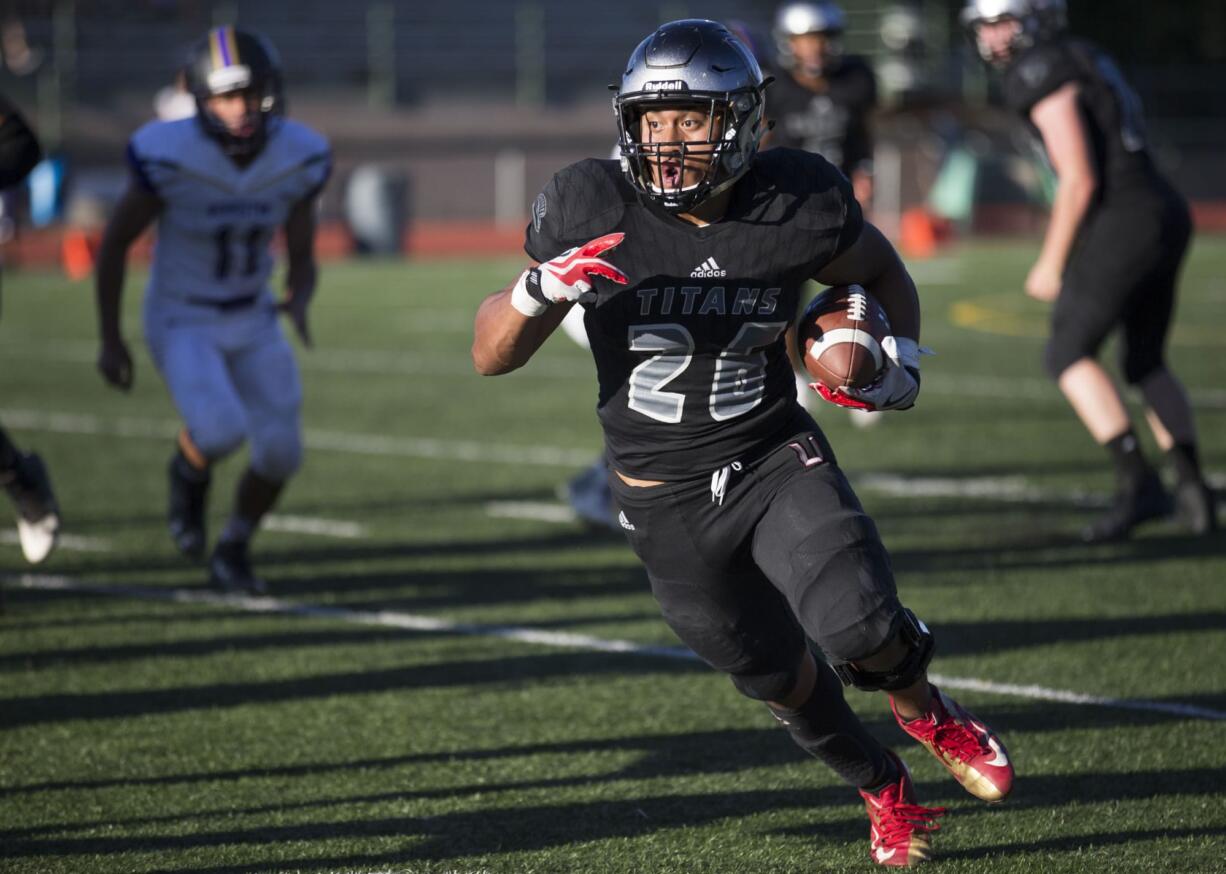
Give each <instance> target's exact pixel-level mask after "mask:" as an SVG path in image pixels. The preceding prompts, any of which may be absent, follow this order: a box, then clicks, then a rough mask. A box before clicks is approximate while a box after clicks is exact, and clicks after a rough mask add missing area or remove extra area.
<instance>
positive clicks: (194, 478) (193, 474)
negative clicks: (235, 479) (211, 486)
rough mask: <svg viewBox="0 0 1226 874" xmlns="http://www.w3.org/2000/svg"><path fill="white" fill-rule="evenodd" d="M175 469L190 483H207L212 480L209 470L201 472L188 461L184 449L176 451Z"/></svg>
mask: <svg viewBox="0 0 1226 874" xmlns="http://www.w3.org/2000/svg"><path fill="white" fill-rule="evenodd" d="M175 469H176V470H178V472H179V475H180V476H181V477H183V479H185V480H187V481H188V482H189V483H207V482H208V481H209V480H210V479H211V478H212V477H211V476H210V471H209V470H208V468H205V469H204V470H201V469H200V468H198V467H196V465H194V464H192V463H191V462H190V461H188V460H187V456H186V455H184V454H183V450H182V449H175Z"/></svg>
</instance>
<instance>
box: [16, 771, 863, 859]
mask: <svg viewBox="0 0 1226 874" xmlns="http://www.w3.org/2000/svg"><path fill="white" fill-rule="evenodd" d="M338 803H345V799H332V800H331V804H332V805H335V804H338ZM815 807H837V808H845V809H846V810H847V812H848V814H849V816H848V818H846V819H841V820H838V821H836V822H834V823H831V822H827V823H825V824H824V825H823V826H822V827H821V830H822V832H823V833H824V834H826V835H827V836H829V837H831V838H832V839H835V840H838V841H839V842H840V843H850V842H854V841H863V840H864V831H865V829H864V819H863V815H862V813H861V812H859V811H858V808H859V803H858V799H856V796H855V794H854V792H852V791H851V790H849V789H847V788H846V787H843V786H825V787H816V788H812V789H777V790H751V791H741V792H719V793H704V794H677V795H664V796H654V797H644V796H639V797H630V798H625V799H624V800H617V801H583V802H572V803H565V804H544V805H532V804H527V805H522V806H516V807H513V808H486V809H476V810H469V811H463V812H449V813H442V814H439V815H435V816H396V817H381V818H374V817H365V818H358V819H337V820H335V821H326V822H312V823H306V824H301V825H289V826H286V825H267V824H264V825H259V826H253V827H251V828H232V829H227V830H224V831H201V832H197V833H194V834H173V835H150V834H148V833H142V834H139V835H133V836H131V837H127V836H107V837H81V838H63V837H52V838H24V839H23V838H17V839H12V840H6V841H5V852H6V854H9V855H12V856H19V857H35V858H37V857H44V856H78V855H79V856H85V855H95V856H111V855H118V854H122V853H129V852H139V853H142V854H151V853H159V852H162V853H181V852H185V851H192V850H199V849H204V848H210V847H223V846H227V847H233V846H247V847H260V846H277V845H284V844H287V843H289V842H309V841H337V840H347V839H350V840H358V839H363V840H368V839H371V838H378V837H388V838H396V839H397V840H398V841H400V842H401V843H404V842H407V841H410V840H414V841H415V843H414V844H413V845H412V846H411V847H408V848H405V849H403V850H399V851H396V852H393V853H388V854H386V855H382V854H380V855H377V856H373V857H372V856H366V857H362V858H364V859H371V858H374V859H377V860H378V861H379V862H380V863H381V864H384V865H386V864H397V863H408V862H422V861H444V860H448V859H458V858H462V857H465V856H472V855H478V854H484V853H509V852H531V851H539V850H547V849H550V848H553V847H561V846H571V847H573V846H575V845H577V844H583V843H588V842H593V841H600V840H606V839H609V838H635V837H642V836H646V835H650V834H652V833H654V832H657V831H660V830H663V829H675V828H692V827H702V826H707V825H710V824H712V823H715V822H718V821H720V820H724V819H730V818H731V819H736V818H741V817H743V816H745V815H746V814H747V813H752V812H755V811H765V810H772V811H779V810H794V809H801V808H803V809H812V808H815ZM273 809H275V808H273ZM286 864H288V863H285V862H278V863H277V866H278V870H284V868H283V867H282V866H284V865H286ZM338 864H339V865H340V866H341V867H345V866H352V865H353V864H355V859H354V858H352V857H344V856H341V857H336V858H327V859H310V858H306V859H303V860H300V861H295V862H294V863H293V865H294V867H296V868H299V869H302V870H319V869H327V868H332V869H335V868H336V866H337V865H338ZM161 870H164V871H175V870H194V871H213V872H222V871H266V870H268V864H267V863H266V862H265V863H257V864H253V865H250V866H243V865H233V864H227V865H225V866H224V867H216V868H205V869H201V868H195V867H193V868H190V869H180V868H165V869H161ZM291 870H292V869H291Z"/></svg>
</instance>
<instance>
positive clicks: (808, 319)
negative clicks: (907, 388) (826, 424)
mask: <svg viewBox="0 0 1226 874" xmlns="http://www.w3.org/2000/svg"><path fill="white" fill-rule="evenodd" d="M889 335H890V321H889V319H888V318H887V317H886V314H885V310H884V309H882V308H881V304H879V303H877V300H876V299H875V298H874V297H873V296H872V295H871V294H869V293H868V292H867V291H865V290H864V289H863V288H861V287H860V286H859V285H838V286H835V287H834V288H828V289H826V290H825V291H823V292H822V293H821V294H819V295H818V296H817V297H815V298H813V300H812V301H811V302H810V303H809V305H808V306H807V307H806V308H805V311H804V315H802V316H801V317H800V322H799V325H798V327H797V332H796V342H797V344H798V345H799V347H800V352H801V355H802V356H803V360H804V365H805V370H807V371H808V373H809V375H810V376H812V377H813V379H814V380H815V381H817V382H820V383H822V385H824V386H826V387H827V388H829V389H840V388H864V387H866V386H869V385H871V384H872V383H873V381H874V380H876V379H877V375H878V374H879V373H880V372H881V370H882V368H884V367H885V363H886V356H885V352H884V351H883V350H882V348H881V341H882V340H883V339H884V338H886V337H888V336H889Z"/></svg>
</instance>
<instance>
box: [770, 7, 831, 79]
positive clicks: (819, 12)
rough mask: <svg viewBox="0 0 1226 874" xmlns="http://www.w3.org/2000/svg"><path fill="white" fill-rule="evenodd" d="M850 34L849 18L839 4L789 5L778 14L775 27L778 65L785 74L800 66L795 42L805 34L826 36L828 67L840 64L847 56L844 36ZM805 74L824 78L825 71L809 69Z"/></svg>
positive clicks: (773, 30) (779, 10) (773, 33)
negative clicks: (844, 47)
mask: <svg viewBox="0 0 1226 874" xmlns="http://www.w3.org/2000/svg"><path fill="white" fill-rule="evenodd" d="M845 30H847V16H846V15H844V14H843V10H842V9H841V8H840V7H839V6H838V4H836V3H831V2H829V0H823V2H820V3H785V4H783V5H782V6H780V7H779V9H778V10H777V11H776V12H775V26H774V28H773V29H772V30H771V33H772V35H773V36H774V38H775V54H776V61H777V63H778V64H779V66H780V67H781V68H782V69H784V70H790V69H793V68H794V67H795V66H796V57H795V55H794V54H793V53H792V42H791V38H792V37H794V36H804V35H805V34H810V33H817V34H822V35H823V36H825V37H827V38H828V39H829V40H830V44H829V47H828V48H827V51H826V55H827V63H828V64H833V63H837V61H838V58H839V57H840V56H841V55H842V53H843V43H842V36H843V31H845ZM804 72H806V73H808V74H809V75H811V76H820V75H822V73H823V69H822V68H820V67H819V68H809V69H806V70H805V71H804Z"/></svg>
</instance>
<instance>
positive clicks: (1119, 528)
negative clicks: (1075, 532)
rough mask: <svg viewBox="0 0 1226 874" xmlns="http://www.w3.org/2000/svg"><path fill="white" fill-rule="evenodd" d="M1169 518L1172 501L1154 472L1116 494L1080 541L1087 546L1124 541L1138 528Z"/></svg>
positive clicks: (1086, 528) (1083, 533) (1083, 532)
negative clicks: (1141, 525) (1142, 524)
mask: <svg viewBox="0 0 1226 874" xmlns="http://www.w3.org/2000/svg"><path fill="white" fill-rule="evenodd" d="M1170 514H1171V497H1170V495H1168V494H1167V492H1166V489H1165V488H1163V486H1162V480H1160V479H1159V478H1158V474H1157V472H1156V471H1153V470H1150V471H1148V472H1147V473H1146V474H1145V476H1143V477H1142V478H1141V479H1140V480H1138V481H1136V482H1133V483H1129V484H1127V485H1125V486H1124V487H1123V488H1121V489H1120V490H1119V491H1118V492H1116V493H1115V501H1114V503H1113V504H1112V506H1111V509H1110V510H1108V511H1107V512H1106V513H1104V514H1103V515H1102V516H1100V517H1099V518H1098V519H1096V520H1094V521H1093V522H1091V523H1090V524H1089V525H1087V526H1086V527H1085V528H1083V529H1082V530H1081V539H1082V540H1083V541H1085V542H1086V543H1108V542H1111V541H1115V540H1127V539H1128V535H1129V534H1130V533H1131V532H1132V529H1133V528H1135V527H1136V526H1137V525H1140V524H1141V523H1142V522H1147V521H1149V520H1150V519H1161V518H1163V517H1165V516H1169V515H1170Z"/></svg>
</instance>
